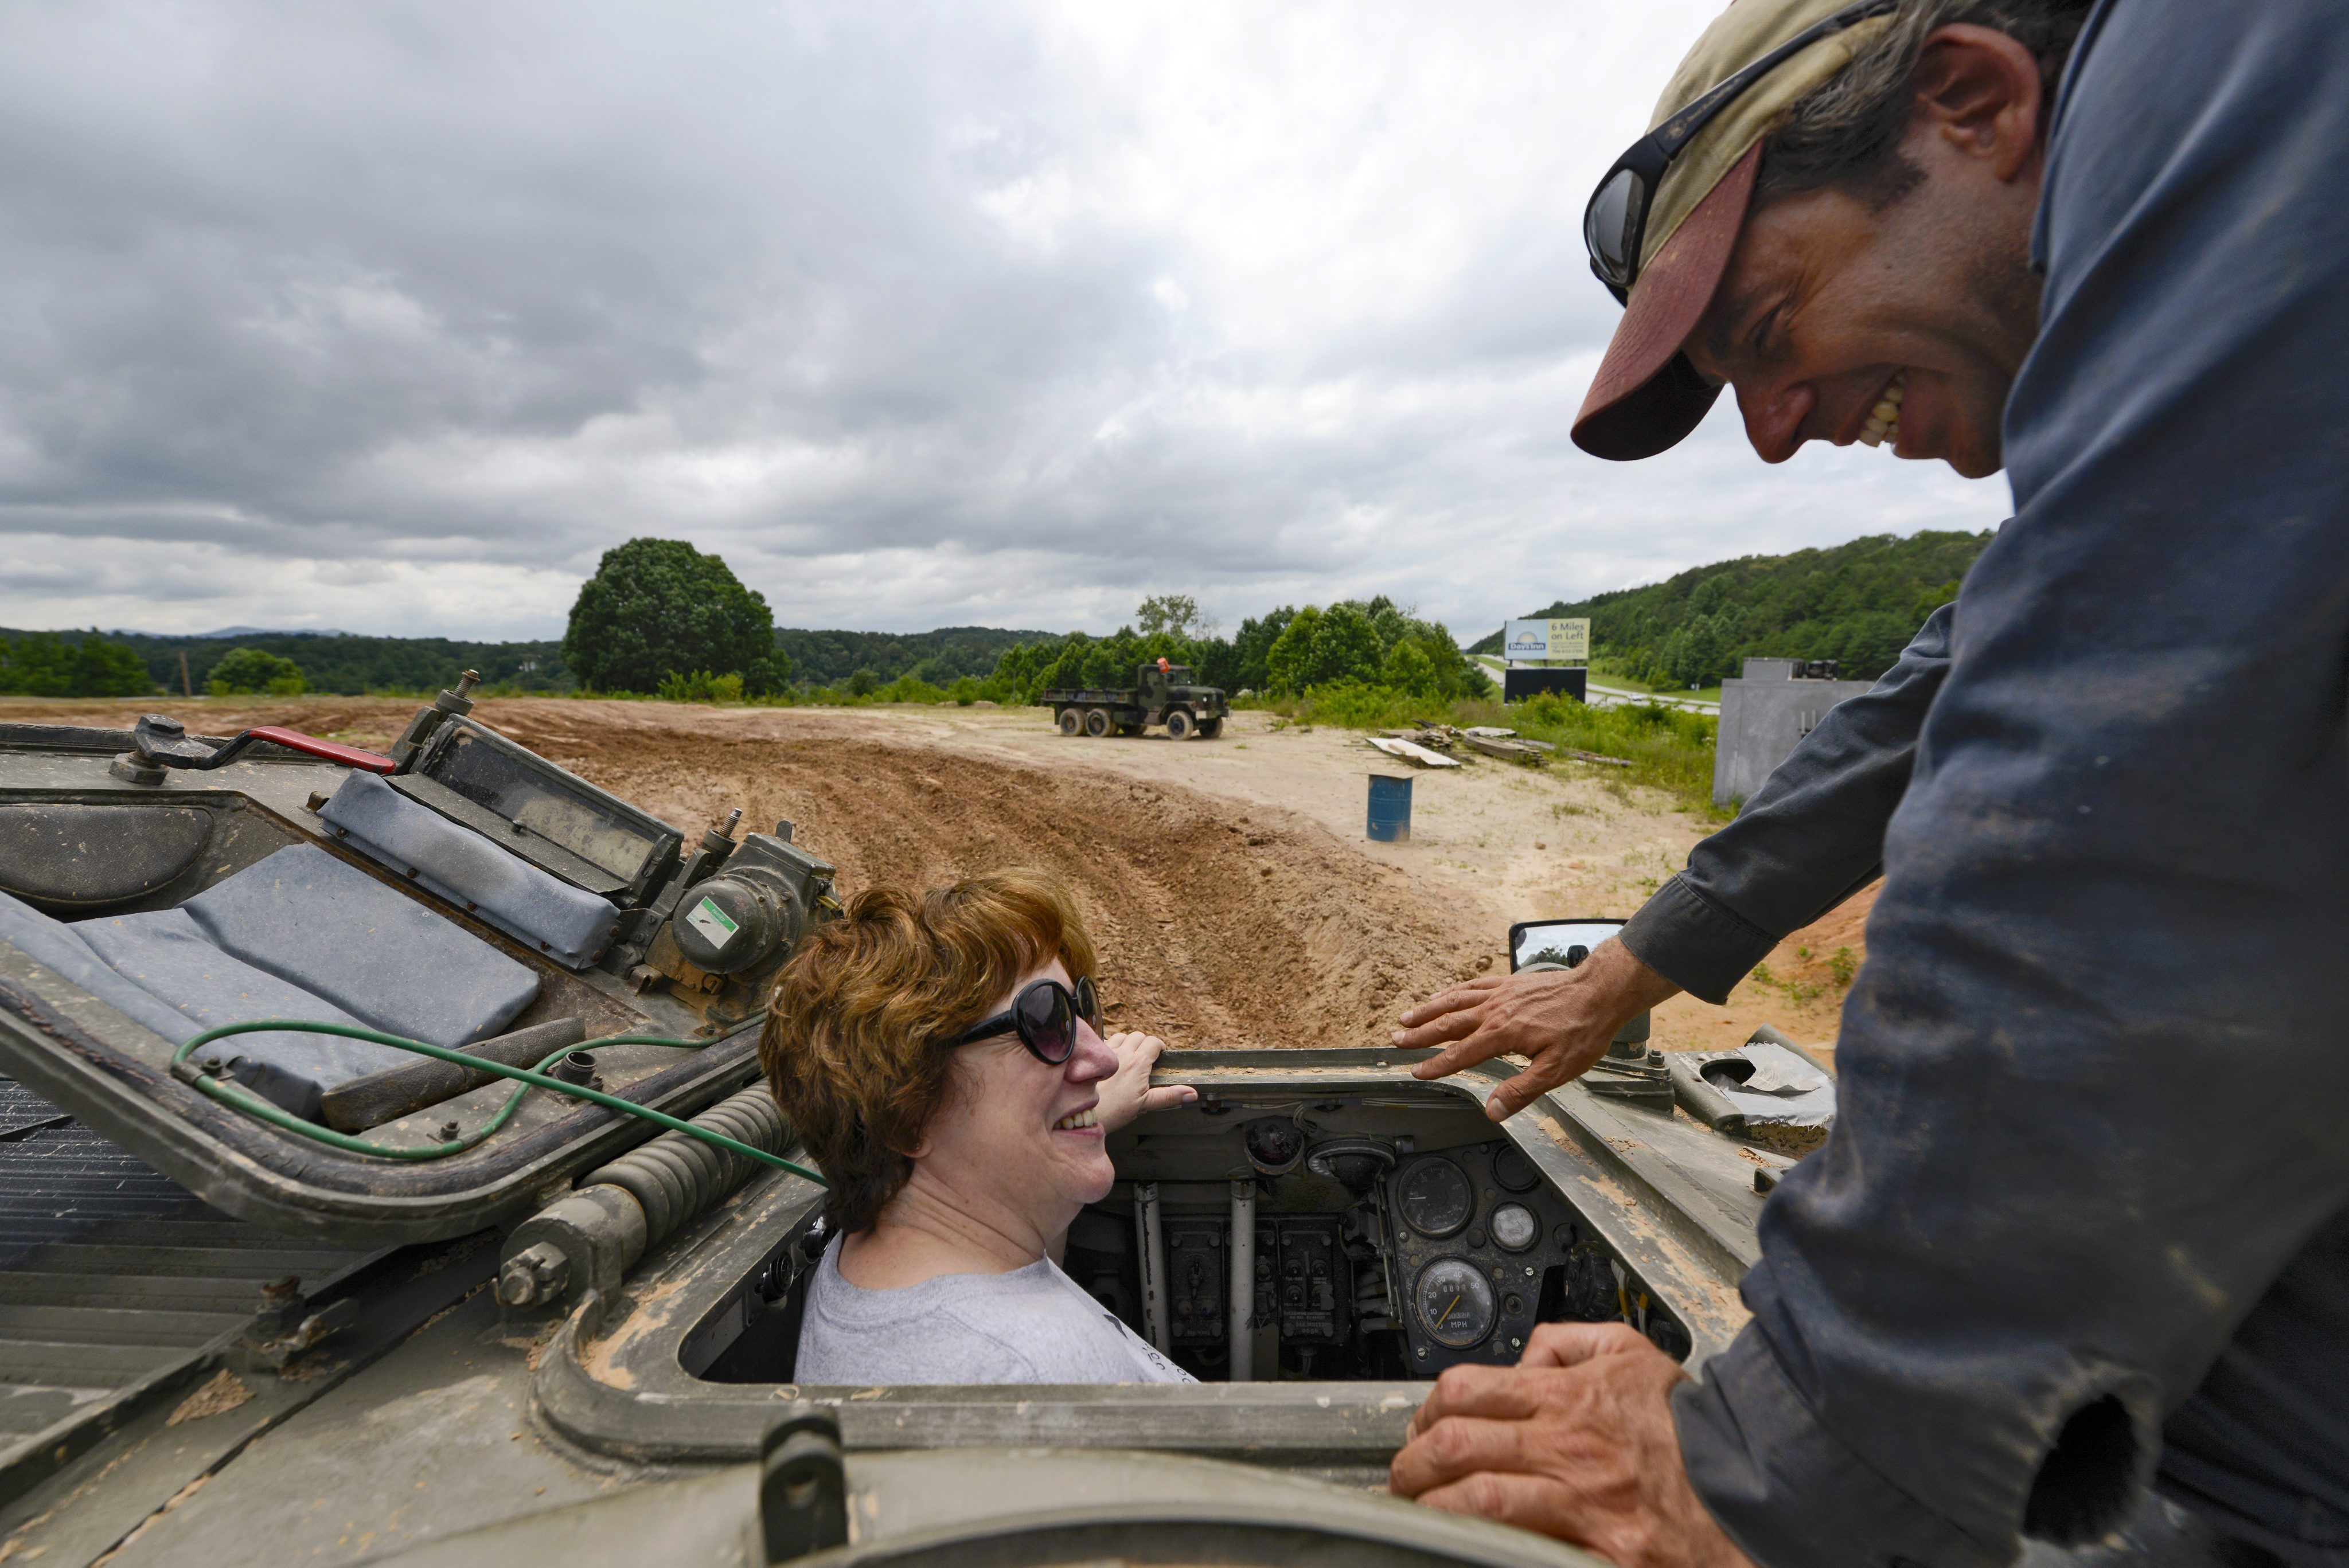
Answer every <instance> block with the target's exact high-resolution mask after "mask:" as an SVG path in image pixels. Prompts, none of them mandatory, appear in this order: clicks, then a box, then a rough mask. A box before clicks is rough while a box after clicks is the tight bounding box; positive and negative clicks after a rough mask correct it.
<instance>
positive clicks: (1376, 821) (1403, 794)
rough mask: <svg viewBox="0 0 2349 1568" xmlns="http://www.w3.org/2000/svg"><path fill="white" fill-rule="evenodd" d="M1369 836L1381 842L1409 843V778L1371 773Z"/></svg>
mask: <svg viewBox="0 0 2349 1568" xmlns="http://www.w3.org/2000/svg"><path fill="white" fill-rule="evenodd" d="M1370 834H1371V838H1373V839H1375V840H1377V841H1379V842H1380V843H1382V844H1407V843H1409V842H1411V780H1410V779H1409V778H1401V779H1398V778H1396V777H1394V776H1393V775H1392V774H1388V773H1373V774H1371V822H1370Z"/></svg>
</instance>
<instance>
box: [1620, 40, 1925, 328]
mask: <svg viewBox="0 0 2349 1568" xmlns="http://www.w3.org/2000/svg"><path fill="white" fill-rule="evenodd" d="M1898 5H1899V0H1860V4H1858V5H1853V6H1851V7H1849V8H1848V9H1846V10H1842V11H1838V12H1837V13H1836V14H1835V15H1832V16H1830V17H1828V18H1827V19H1826V21H1824V22H1820V23H1818V24H1816V25H1815V26H1809V27H1806V28H1804V29H1803V30H1802V31H1801V32H1799V33H1797V34H1795V36H1793V37H1791V38H1789V39H1787V40H1786V41H1785V43H1783V44H1781V45H1779V46H1777V47H1776V48H1775V49H1773V50H1771V51H1770V52H1769V53H1768V54H1766V55H1764V56H1763V57H1761V58H1760V59H1758V60H1756V61H1754V63H1753V64H1752V65H1750V66H1748V67H1745V68H1744V70H1742V71H1739V72H1737V73H1736V74H1735V75H1733V76H1732V77H1729V79H1728V80H1726V81H1723V82H1722V83H1720V84H1719V85H1718V86H1716V87H1713V88H1710V89H1708V90H1707V91H1706V92H1705V93H1703V94H1702V96H1701V97H1699V98H1697V100H1696V101H1695V102H1693V103H1692V104H1690V105H1689V106H1688V107H1687V108H1682V109H1681V110H1679V111H1678V112H1677V113H1675V114H1673V115H1672V117H1671V119H1667V120H1665V121H1664V123H1663V124H1661V125H1660V126H1658V127H1656V129H1653V130H1651V131H1650V132H1649V133H1648V134H1647V135H1645V136H1643V137H1641V138H1640V139H1639V140H1637V141H1635V142H1633V143H1632V144H1631V149H1630V151H1628V152H1626V153H1624V154H1623V156H1622V157H1620V158H1619V159H1617V160H1615V163H1614V166H1613V167H1612V168H1610V169H1609V170H1607V176H1606V178H1605V179H1603V180H1601V181H1599V190H1598V191H1597V192H1596V193H1595V194H1594V195H1593V196H1592V197H1591V198H1590V205H1589V206H1588V207H1585V208H1584V209H1583V210H1582V243H1583V246H1584V248H1585V249H1587V250H1588V251H1589V253H1590V270H1591V271H1592V272H1593V273H1597V274H1598V276H1599V282H1600V283H1602V284H1606V285H1607V289H1608V292H1609V294H1613V295H1614V296H1615V299H1616V302H1617V303H1618V304H1623V303H1628V302H1629V300H1630V294H1631V284H1633V283H1634V282H1635V281H1636V280H1637V279H1638V277H1639V275H1640V248H1641V247H1642V246H1643V245H1645V244H1646V243H1647V239H1648V212H1649V209H1650V208H1651V207H1652V206H1653V205H1654V202H1655V197H1656V191H1657V189H1658V188H1659V187H1660V186H1661V185H1662V183H1663V180H1664V171H1665V170H1668V169H1670V168H1671V166H1672V160H1674V159H1676V158H1678V157H1679V156H1680V155H1681V154H1682V152H1683V151H1685V150H1687V148H1688V144H1689V143H1690V142H1692V141H1693V140H1695V139H1696V133H1697V132H1698V131H1701V130H1702V129H1704V128H1705V127H1706V126H1708V125H1711V124H1712V123H1713V120H1714V119H1716V118H1718V117H1719V115H1720V114H1721V111H1722V110H1723V109H1725V108H1728V107H1729V106H1730V105H1731V104H1733V103H1734V102H1736V101H1737V99H1738V98H1739V97H1740V96H1741V95H1743V94H1744V92H1745V90H1746V89H1747V88H1751V87H1752V86H1753V85H1754V83H1755V82H1758V81H1760V80H1761V79H1762V78H1763V77H1766V76H1768V75H1769V74H1770V73H1771V72H1772V71H1774V70H1775V69H1777V68H1778V67H1780V66H1782V65H1784V64H1785V63H1786V62H1787V61H1788V60H1790V59H1792V58H1794V57H1795V56H1796V55H1799V54H1801V53H1802V52H1803V51H1804V50H1805V49H1807V48H1809V47H1810V46H1812V45H1813V44H1816V43H1817V42H1818V41H1819V40H1820V39H1821V38H1824V37H1826V36H1828V35H1829V34H1833V33H1840V32H1842V31H1843V30H1844V29H1845V28H1846V27H1848V26H1852V25H1853V24H1854V23H1856V22H1864V21H1866V20H1868V18H1869V17H1870V16H1881V15H1884V14H1885V13H1886V12H1887V11H1890V10H1893V9H1894V8H1895V7H1897V6H1898Z"/></svg>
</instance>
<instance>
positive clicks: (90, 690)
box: [0, 629, 155, 696]
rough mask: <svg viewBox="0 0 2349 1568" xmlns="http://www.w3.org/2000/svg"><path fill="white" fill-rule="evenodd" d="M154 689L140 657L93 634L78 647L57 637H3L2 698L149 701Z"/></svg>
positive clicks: (0, 648)
mask: <svg viewBox="0 0 2349 1568" xmlns="http://www.w3.org/2000/svg"><path fill="white" fill-rule="evenodd" d="M154 689H155V683H154V682H153V681H152V680H150V679H149V678H148V676H147V665H145V663H144V662H142V661H141V660H140V657H139V655H138V652H137V651H136V650H135V649H133V648H131V647H130V646H129V645H127V644H124V643H116V642H109V641H108V640H107V639H106V638H104V637H101V636H99V635H98V633H97V631H96V630H95V629H92V630H91V631H89V632H88V633H86V634H83V635H82V636H81V637H80V639H79V640H78V641H77V642H70V643H69V642H67V641H66V639H65V638H63V637H61V636H59V635H57V634H56V633H55V632H31V633H27V634H26V635H24V636H22V637H15V638H10V637H0V693H5V694H7V695H9V696H146V695H147V694H148V693H149V692H150V691H153V690H154Z"/></svg>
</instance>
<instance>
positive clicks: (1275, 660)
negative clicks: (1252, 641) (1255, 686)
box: [1264, 604, 1321, 694]
mask: <svg viewBox="0 0 2349 1568" xmlns="http://www.w3.org/2000/svg"><path fill="white" fill-rule="evenodd" d="M1320 629H1321V611H1320V609H1319V607H1318V606H1316V605H1312V604H1308V605H1306V606H1305V608H1303V609H1302V610H1299V611H1298V612H1297V614H1294V615H1291V616H1290V617H1289V618H1288V625H1287V626H1285V627H1283V628H1282V629H1281V633H1280V635H1279V636H1278V637H1275V638H1274V639H1273V642H1272V646H1271V647H1269V648H1268V649H1267V650H1265V655H1264V677H1265V678H1264V684H1265V686H1266V687H1267V688H1268V690H1272V691H1276V692H1281V693H1284V694H1291V693H1296V692H1301V691H1303V690H1304V689H1305V688H1306V687H1307V686H1310V685H1312V684H1313V635H1314V634H1315V633H1316V632H1318V631H1319V630H1320Z"/></svg>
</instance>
